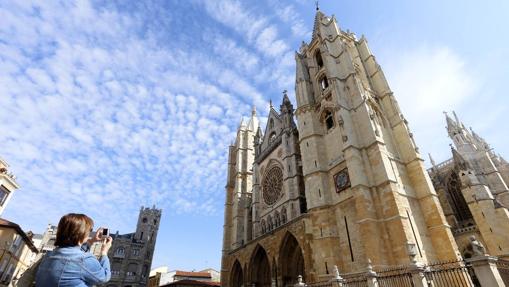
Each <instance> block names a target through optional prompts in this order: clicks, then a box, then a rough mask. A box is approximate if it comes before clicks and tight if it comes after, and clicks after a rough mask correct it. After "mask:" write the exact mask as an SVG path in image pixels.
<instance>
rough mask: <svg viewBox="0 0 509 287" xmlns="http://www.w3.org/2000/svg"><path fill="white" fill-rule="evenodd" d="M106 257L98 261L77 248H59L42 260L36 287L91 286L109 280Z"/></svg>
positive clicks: (108, 264)
mask: <svg viewBox="0 0 509 287" xmlns="http://www.w3.org/2000/svg"><path fill="white" fill-rule="evenodd" d="M110 277H111V271H110V261H109V259H108V256H101V258H99V260H97V259H96V257H95V256H94V255H93V254H92V253H89V252H84V251H83V248H80V247H79V246H73V247H61V248H56V249H55V250H53V251H50V252H48V253H47V254H46V255H45V256H44V258H43V259H42V262H41V265H40V266H39V270H38V271H37V275H36V278H35V284H36V286H37V287H49V286H52V287H54V286H59V287H65V286H76V287H77V286H79V287H86V286H93V285H97V284H102V283H106V282H108V281H109V280H110Z"/></svg>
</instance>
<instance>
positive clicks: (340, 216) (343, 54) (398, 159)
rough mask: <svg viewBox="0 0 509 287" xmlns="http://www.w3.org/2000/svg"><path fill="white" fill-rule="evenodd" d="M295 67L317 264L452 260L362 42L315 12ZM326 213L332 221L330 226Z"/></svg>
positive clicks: (391, 101) (433, 201)
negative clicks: (316, 236)
mask: <svg viewBox="0 0 509 287" xmlns="http://www.w3.org/2000/svg"><path fill="white" fill-rule="evenodd" d="M295 59H296V66H297V71H296V99H297V110H296V112H295V114H296V116H297V120H298V124H299V133H300V149H301V152H302V162H303V173H304V182H305V191H306V200H307V207H308V213H309V214H310V215H311V216H310V218H311V221H312V223H311V224H312V225H314V226H323V227H324V229H325V231H324V230H323V229H321V232H322V233H324V232H325V233H326V234H330V236H320V237H319V239H318V240H315V241H314V242H315V243H314V244H315V248H316V249H318V250H319V249H320V246H326V245H330V244H332V243H333V242H334V241H335V240H337V238H339V242H340V245H339V249H340V254H341V256H338V255H337V254H335V252H334V249H329V250H324V251H323V253H317V254H316V255H314V256H320V258H318V257H317V258H314V260H317V261H322V260H327V261H339V262H342V263H343V264H342V265H343V268H346V271H348V270H357V269H358V268H360V267H361V266H365V264H366V261H367V259H368V258H369V259H371V260H372V261H373V262H374V264H381V265H392V264H405V263H408V261H409V252H410V253H413V251H412V250H413V249H414V247H415V252H416V254H417V259H418V260H421V261H425V262H426V261H434V260H446V259H455V258H457V256H458V255H459V254H458V250H457V247H456V243H455V241H454V238H453V236H452V233H451V231H450V227H449V226H448V225H447V223H446V220H445V218H444V215H443V212H442V209H441V207H440V204H439V200H438V197H437V195H436V193H435V190H434V189H433V186H432V184H431V181H430V179H429V176H428V174H427V172H426V170H425V168H424V164H423V159H422V158H421V155H420V154H419V150H418V148H417V146H416V145H415V142H414V139H413V136H412V133H411V132H410V130H409V128H408V123H407V121H406V120H405V118H404V117H403V114H402V113H401V111H400V109H399V107H398V103H397V101H396V99H395V97H394V95H393V93H392V91H391V89H390V88H389V86H388V84H387V81H386V79H385V76H384V74H383V72H382V69H381V68H380V66H379V65H378V63H377V62H376V60H375V57H374V56H373V54H371V52H370V50H369V48H368V45H367V40H366V39H365V38H364V37H362V38H361V39H360V40H358V39H357V38H356V36H355V35H354V34H353V33H349V32H345V31H342V30H340V29H339V27H338V26H337V22H336V19H335V18H334V16H333V17H327V16H325V15H324V14H323V13H322V12H321V11H317V13H316V17H315V23H314V29H313V35H312V39H311V42H310V43H308V44H306V43H303V44H302V46H301V48H300V51H299V52H298V53H296V55H295ZM331 209H332V210H333V214H334V216H333V217H330V214H331Z"/></svg>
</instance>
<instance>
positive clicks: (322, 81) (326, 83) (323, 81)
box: [319, 75, 329, 91]
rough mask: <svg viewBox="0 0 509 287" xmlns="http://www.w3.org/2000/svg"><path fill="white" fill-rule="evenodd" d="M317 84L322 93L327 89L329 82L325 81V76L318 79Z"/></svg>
mask: <svg viewBox="0 0 509 287" xmlns="http://www.w3.org/2000/svg"><path fill="white" fill-rule="evenodd" d="M319 82H320V88H321V89H322V91H325V89H327V88H328V87H329V81H328V80H327V77H326V76H325V75H323V76H321V77H320V80H319Z"/></svg>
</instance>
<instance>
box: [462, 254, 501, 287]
mask: <svg viewBox="0 0 509 287" xmlns="http://www.w3.org/2000/svg"><path fill="white" fill-rule="evenodd" d="M497 260H498V258H497V257H494V256H489V255H478V256H475V257H472V258H469V259H467V260H466V261H467V262H469V263H470V264H472V267H473V268H474V272H475V276H477V279H478V280H479V283H481V286H483V287H484V286H489V287H492V286H493V287H505V284H504V281H503V280H502V277H500V273H499V272H498V269H497V266H496V264H495V262H497Z"/></svg>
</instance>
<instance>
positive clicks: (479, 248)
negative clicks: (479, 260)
mask: <svg viewBox="0 0 509 287" xmlns="http://www.w3.org/2000/svg"><path fill="white" fill-rule="evenodd" d="M470 246H471V248H472V253H473V255H474V256H484V255H487V254H486V248H484V245H482V243H481V242H479V241H478V240H477V238H475V236H474V235H472V236H470Z"/></svg>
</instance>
